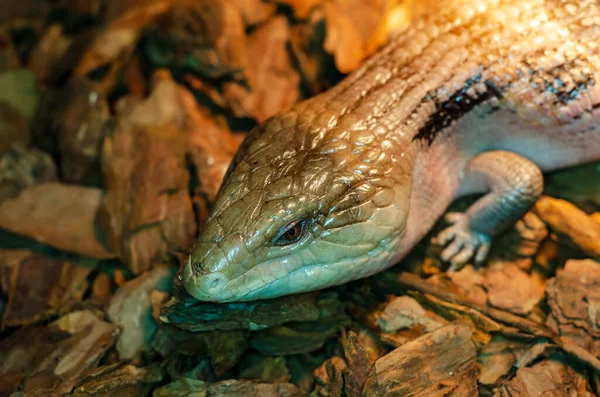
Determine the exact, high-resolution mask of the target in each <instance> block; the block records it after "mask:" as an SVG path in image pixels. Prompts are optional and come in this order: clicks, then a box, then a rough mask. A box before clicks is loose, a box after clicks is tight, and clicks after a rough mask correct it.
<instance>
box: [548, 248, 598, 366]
mask: <svg viewBox="0 0 600 397" xmlns="http://www.w3.org/2000/svg"><path fill="white" fill-rule="evenodd" d="M546 294H547V296H548V305H549V306H550V309H551V314H550V316H548V319H547V325H548V327H549V328H550V329H552V330H554V331H555V332H557V333H559V334H560V335H561V336H563V337H565V338H568V339H569V340H571V341H573V342H574V343H576V344H577V345H579V346H581V347H582V348H584V349H587V350H589V352H590V353H591V354H592V355H594V356H598V355H600V317H599V314H600V263H598V262H595V261H592V260H589V259H588V260H570V261H567V263H566V265H565V267H564V269H560V270H558V271H557V273H556V277H555V278H554V279H551V280H549V281H548V282H547V283H546Z"/></svg>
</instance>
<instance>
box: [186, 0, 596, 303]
mask: <svg viewBox="0 0 600 397" xmlns="http://www.w3.org/2000/svg"><path fill="white" fill-rule="evenodd" d="M598 45H600V4H599V3H598V2H597V1H592V0H581V1H574V0H564V1H562V0H464V1H460V0H446V1H443V2H440V4H439V8H438V10H437V11H436V12H435V13H432V14H431V15H429V16H426V17H424V18H422V19H421V20H419V21H417V22H415V23H414V24H413V26H412V27H410V28H409V29H408V30H407V31H406V32H403V33H402V34H401V35H399V36H398V37H396V38H394V39H393V40H392V41H391V42H390V43H389V44H388V45H387V46H385V47H384V48H382V49H381V50H380V51H379V52H378V53H377V54H376V55H374V56H373V57H372V58H370V59H369V60H368V61H366V62H365V64H364V65H363V66H362V67H361V68H359V69H358V70H357V71H356V72H354V73H353V74H351V75H350V76H348V77H347V78H346V79H345V80H344V81H342V82H341V83H340V84H338V85H337V86H335V87H334V88H332V89H330V90H329V91H327V92H325V93H322V94H320V95H318V96H316V97H314V98H311V99H309V100H306V101H304V102H301V103H299V104H297V105H296V106H294V107H293V108H292V109H290V110H288V111H285V112H282V113H281V114H278V115H276V116H274V117H272V118H271V119H269V120H267V121H266V122H265V123H263V124H262V125H260V126H258V127H257V128H255V129H254V130H253V131H252V132H251V133H250V134H249V135H248V137H247V138H246V139H245V141H244V143H243V144H242V146H241V147H240V149H239V150H238V153H237V154H236V156H235V158H234V160H233V162H232V164H231V167H230V169H229V171H228V173H227V175H226V177H225V179H224V182H223V185H222V187H221V190H220V192H219V195H218V197H217V200H216V202H215V206H214V210H213V213H212V215H211V217H210V218H209V220H208V222H207V224H206V227H205V230H204V231H203V232H202V234H201V235H200V236H199V238H198V242H197V244H196V246H195V248H194V251H193V253H192V255H191V256H190V259H189V263H188V265H187V266H186V268H185V272H184V285H185V286H186V289H187V291H188V292H189V293H190V294H191V295H192V296H194V297H196V298H197V299H200V300H207V301H220V302H226V301H242V300H254V299H262V298H271V297H275V296H280V295H286V294H291V293H296V292H303V291H308V290H315V289H320V288H325V287H328V286H332V285H338V284H341V283H344V282H347V281H350V280H354V279H358V278H361V277H366V276H368V275H371V274H374V273H376V272H379V271H381V270H383V269H385V268H387V267H389V266H391V265H393V264H395V263H397V262H398V261H399V260H401V259H402V258H403V257H404V256H405V255H406V254H407V253H408V252H409V251H410V249H411V248H413V247H414V245H415V244H416V243H417V242H418V241H419V240H420V239H421V238H423V236H425V235H426V234H427V232H428V231H429V230H430V229H431V227H432V226H433V225H434V223H435V222H436V221H437V219H438V218H439V217H440V216H441V215H443V213H444V212H445V211H446V209H447V208H448V206H449V205H450V203H451V202H452V201H453V200H454V199H456V198H457V197H459V196H461V195H465V194H471V193H484V192H487V194H486V195H484V196H483V197H482V198H481V199H480V200H478V201H477V202H476V203H475V204H473V206H472V207H471V208H469V210H468V211H467V212H466V213H465V214H454V215H453V216H451V218H450V219H451V221H452V222H453V225H452V226H450V227H449V228H448V229H446V230H445V231H443V232H442V233H441V234H440V235H439V240H440V241H441V242H442V243H445V244H447V247H446V249H445V250H444V252H443V253H442V258H444V259H446V260H448V261H450V262H451V263H453V264H454V265H460V264H463V263H465V262H466V261H468V260H470V259H471V258H474V259H475V261H476V262H481V261H482V260H483V259H484V258H485V255H486V253H487V249H488V247H489V243H490V239H491V237H493V236H494V235H496V234H498V233H499V232H501V231H502V230H503V229H505V228H506V226H507V225H509V224H510V223H511V222H514V221H515V220H517V219H518V218H519V217H520V216H522V215H523V214H524V213H525V212H526V211H527V210H528V209H529V208H530V206H531V205H532V203H533V202H534V201H535V199H536V198H537V197H538V195H539V194H540V193H541V190H542V186H543V180H542V177H541V172H540V170H542V171H550V170H555V169H559V168H564V167H568V166H572V165H576V164H580V163H584V162H589V161H594V160H600V83H599V82H598V79H599V78H600V55H599V52H600V51H599V49H598Z"/></svg>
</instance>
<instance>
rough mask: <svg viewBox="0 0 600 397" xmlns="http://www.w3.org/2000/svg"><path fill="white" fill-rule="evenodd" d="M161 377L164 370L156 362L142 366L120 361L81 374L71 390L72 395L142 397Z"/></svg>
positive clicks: (77, 396)
mask: <svg viewBox="0 0 600 397" xmlns="http://www.w3.org/2000/svg"><path fill="white" fill-rule="evenodd" d="M163 378H164V370H163V369H162V368H161V367H160V365H158V364H151V365H149V366H147V367H144V368H138V367H135V366H133V365H123V364H121V363H117V364H113V365H106V366H103V367H100V368H97V369H95V370H91V371H88V372H86V373H85V374H84V375H82V377H81V378H80V380H79V382H78V383H77V385H76V387H75V390H73V396H74V397H98V396H103V397H104V396H106V397H109V396H119V397H144V396H149V395H150V393H151V391H152V389H153V388H154V387H155V385H156V384H157V383H159V382H161V381H162V380H163Z"/></svg>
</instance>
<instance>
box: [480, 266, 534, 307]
mask: <svg viewBox="0 0 600 397" xmlns="http://www.w3.org/2000/svg"><path fill="white" fill-rule="evenodd" d="M484 277H485V281H484V283H483V285H484V287H485V289H486V290H487V301H488V303H489V304H490V305H491V306H494V307H497V308H500V309H504V310H508V311H510V312H512V313H515V314H521V315H526V314H529V313H531V311H532V310H533V309H534V308H535V307H536V306H537V305H538V304H539V303H540V301H541V300H542V299H543V298H544V284H543V280H540V279H539V278H536V277H533V276H531V275H530V274H528V273H526V272H524V271H523V270H521V269H519V267H518V266H517V265H515V264H514V263H510V262H506V263H504V264H503V266H495V267H492V268H490V269H487V271H486V272H485V276H484Z"/></svg>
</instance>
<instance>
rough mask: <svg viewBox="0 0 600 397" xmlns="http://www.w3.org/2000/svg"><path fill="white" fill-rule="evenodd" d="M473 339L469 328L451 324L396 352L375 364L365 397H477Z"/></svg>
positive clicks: (476, 365) (477, 371) (475, 354)
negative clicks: (475, 396)
mask: <svg viewBox="0 0 600 397" xmlns="http://www.w3.org/2000/svg"><path fill="white" fill-rule="evenodd" d="M471 337H472V333H471V329H470V328H469V327H468V326H466V325H455V324H450V325H446V326H444V327H442V328H438V329H437V330H435V331H433V332H431V333H429V334H425V335H423V336H421V337H420V338H418V339H415V340H414V341H411V342H408V343H406V344H405V345H403V346H401V347H399V348H397V349H395V350H394V351H392V352H391V353H389V354H387V355H385V356H383V357H382V358H380V359H378V360H377V361H376V362H375V365H374V366H373V369H372V371H371V373H370V374H369V379H368V380H367V385H366V387H365V391H364V393H363V396H365V397H374V396H382V397H383V396H390V397H391V396H415V397H416V396H422V397H449V396H455V397H463V396H473V395H477V394H478V388H477V377H478V376H479V365H478V364H477V351H476V349H475V344H474V343H473V341H472V340H471ZM424 374H426V376H423V375H424Z"/></svg>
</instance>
